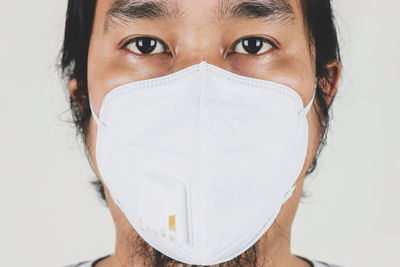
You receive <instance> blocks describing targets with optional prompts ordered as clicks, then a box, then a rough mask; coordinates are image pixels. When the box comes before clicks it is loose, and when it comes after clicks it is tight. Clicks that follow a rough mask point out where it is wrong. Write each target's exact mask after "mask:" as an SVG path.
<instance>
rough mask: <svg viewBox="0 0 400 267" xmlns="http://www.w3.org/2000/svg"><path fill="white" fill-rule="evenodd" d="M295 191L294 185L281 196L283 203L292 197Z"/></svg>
mask: <svg viewBox="0 0 400 267" xmlns="http://www.w3.org/2000/svg"><path fill="white" fill-rule="evenodd" d="M295 189H296V185H293V186H292V187H291V188H290V189H289V190H288V191H287V192H286V193H285V195H284V196H283V203H285V202H286V201H287V200H288V199H289V198H290V197H291V196H292V195H293V192H294V190H295Z"/></svg>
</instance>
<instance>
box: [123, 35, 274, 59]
mask: <svg viewBox="0 0 400 267" xmlns="http://www.w3.org/2000/svg"><path fill="white" fill-rule="evenodd" d="M142 38H149V39H152V40H156V41H157V42H159V43H160V44H161V45H162V47H163V49H164V50H165V51H163V52H162V54H168V55H170V54H171V52H170V51H169V49H168V46H167V45H166V44H165V43H164V42H163V41H161V40H160V39H157V38H155V37H151V36H140V37H136V38H133V39H131V40H128V41H126V42H125V43H124V44H123V45H122V47H121V49H128V48H127V47H128V46H129V45H131V44H133V43H135V42H137V41H138V40H139V39H142ZM251 38H258V39H261V40H262V42H263V43H267V44H268V45H270V46H271V47H272V49H278V46H277V45H276V44H275V43H274V42H273V41H271V40H269V39H267V38H265V37H259V36H247V37H242V38H241V39H239V40H237V41H235V42H234V43H233V46H232V48H233V49H232V48H231V49H230V50H229V51H228V53H227V55H228V56H230V55H232V54H234V53H236V54H244V53H238V52H234V51H233V50H234V49H235V48H236V47H237V46H238V45H239V44H240V43H241V42H242V41H244V40H246V39H251ZM268 51H269V50H268ZM131 53H134V52H132V51H131ZM134 54H137V55H140V56H150V55H155V54H161V53H154V54H152V53H150V54H143V53H141V54H138V53H134ZM263 54H265V53H262V54H246V55H250V56H259V55H263Z"/></svg>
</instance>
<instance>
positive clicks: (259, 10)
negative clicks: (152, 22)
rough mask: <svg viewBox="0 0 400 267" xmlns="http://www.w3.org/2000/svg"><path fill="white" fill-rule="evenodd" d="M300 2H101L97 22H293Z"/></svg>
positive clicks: (133, 0) (243, 0) (257, 0)
mask: <svg viewBox="0 0 400 267" xmlns="http://www.w3.org/2000/svg"><path fill="white" fill-rule="evenodd" d="M298 2H299V0H99V1H98V3H97V7H96V13H97V16H96V17H97V20H100V18H102V19H101V20H102V21H103V22H104V24H105V26H107V23H108V22H110V21H111V22H112V21H116V20H120V21H121V20H122V21H127V20H138V19H155V18H167V19H174V20H185V19H190V18H194V17H201V18H202V19H203V20H204V21H213V22H215V21H221V20H225V19H229V18H232V17H239V18H246V19H252V18H264V19H265V20H273V21H275V22H277V21H280V22H290V21H293V20H295V19H296V18H297V17H299V14H301V8H300V5H299V3H298ZM99 13H100V14H99ZM97 22H99V21H97Z"/></svg>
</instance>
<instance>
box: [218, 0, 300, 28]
mask: <svg viewBox="0 0 400 267" xmlns="http://www.w3.org/2000/svg"><path fill="white" fill-rule="evenodd" d="M216 15H217V16H218V18H219V19H227V18H251V19H256V18H263V19H264V20H265V21H267V22H271V23H282V22H292V21H294V20H295V18H296V16H295V12H294V10H293V7H292V6H291V5H290V3H289V2H288V0H222V1H221V2H220V4H219V8H218V9H217V14H216Z"/></svg>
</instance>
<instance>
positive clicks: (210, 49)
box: [175, 20, 224, 69]
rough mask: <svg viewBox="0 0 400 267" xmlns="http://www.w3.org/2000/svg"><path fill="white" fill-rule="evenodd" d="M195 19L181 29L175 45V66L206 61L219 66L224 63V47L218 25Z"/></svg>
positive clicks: (180, 67)
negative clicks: (214, 25)
mask: <svg viewBox="0 0 400 267" xmlns="http://www.w3.org/2000/svg"><path fill="white" fill-rule="evenodd" d="M196 21H197V20H193V22H192V23H190V24H187V25H185V26H184V27H185V29H184V30H182V31H181V36H179V38H178V42H177V45H176V47H175V66H176V68H179V69H183V68H186V67H189V66H191V65H195V64H198V63H200V62H202V61H206V62H207V63H209V64H213V65H216V66H219V67H223V64H224V48H223V47H222V39H221V33H219V32H218V27H210V26H211V25H207V24H208V23H207V22H206V23H204V21H203V23H200V22H199V21H197V22H196Z"/></svg>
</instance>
